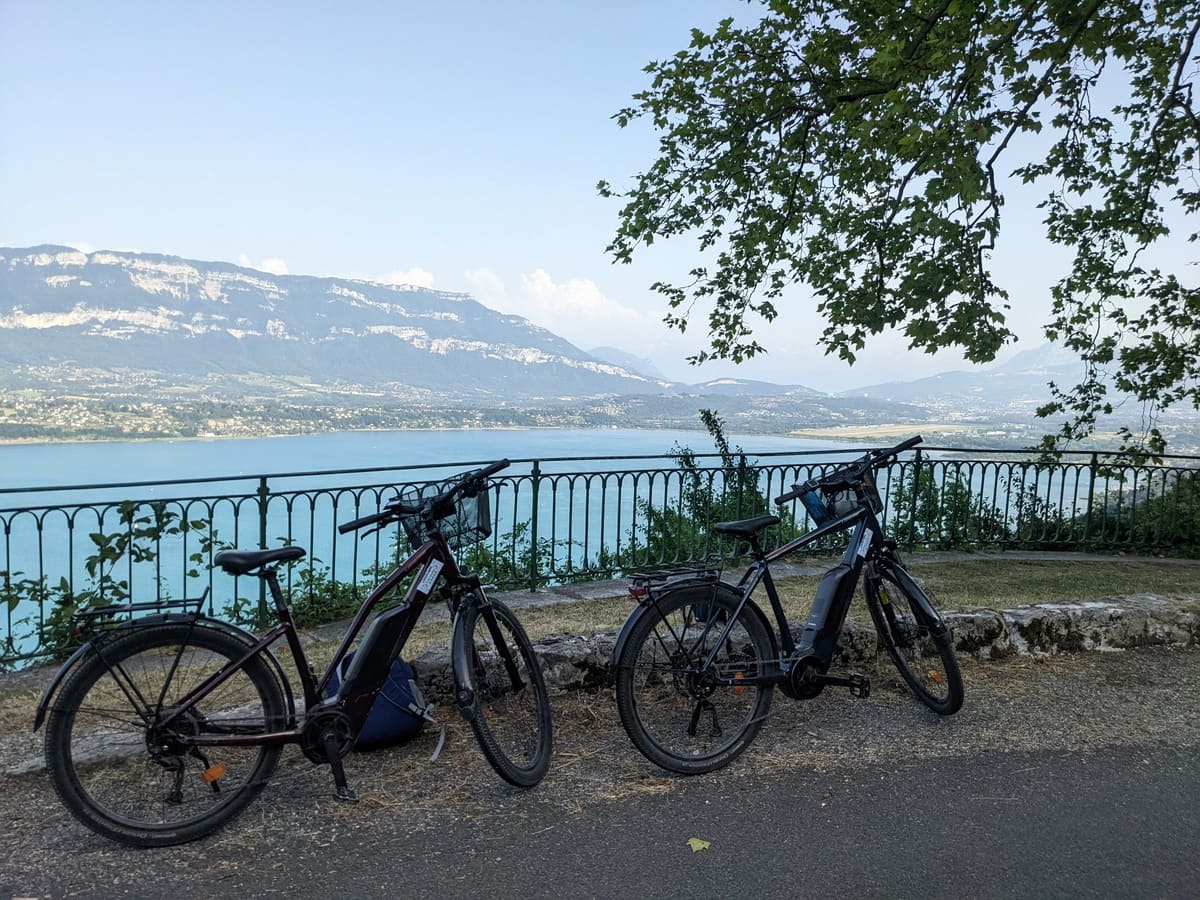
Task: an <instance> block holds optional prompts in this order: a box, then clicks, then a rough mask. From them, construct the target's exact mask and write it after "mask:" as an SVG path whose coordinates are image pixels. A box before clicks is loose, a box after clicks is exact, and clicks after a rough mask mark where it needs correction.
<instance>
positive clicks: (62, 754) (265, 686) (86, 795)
mask: <svg viewBox="0 0 1200 900" xmlns="http://www.w3.org/2000/svg"><path fill="white" fill-rule="evenodd" d="M184 642H186V645H187V646H191V647H195V648H197V649H198V650H200V651H203V652H208V653H213V654H217V655H218V656H221V657H224V658H225V659H228V660H230V661H236V660H238V659H240V658H241V657H242V656H244V655H245V653H246V650H247V647H246V646H245V645H244V644H243V643H242V642H240V641H238V640H237V639H236V638H234V637H232V636H231V635H228V634H225V633H223V632H221V631H218V630H216V629H213V628H205V627H193V626H192V625H190V624H188V623H169V624H161V625H157V624H156V625H149V626H145V627H140V628H134V629H133V630H131V631H130V632H129V634H127V635H123V636H121V637H118V638H116V639H114V640H111V641H110V642H108V643H107V644H106V645H105V646H104V649H103V659H101V657H100V656H99V655H92V656H89V657H87V658H86V659H84V661H83V662H81V663H80V665H79V666H78V667H77V668H76V669H75V671H74V672H73V673H72V674H71V675H70V676H69V677H68V679H67V681H66V683H65V684H64V685H63V687H62V690H61V692H60V694H59V696H58V699H57V702H56V703H55V704H54V706H53V707H52V709H51V712H50V716H49V719H48V720H47V723H46V734H45V754H46V766H47V770H48V771H49V774H50V781H51V784H52V785H53V786H54V789H55V791H56V792H57V793H58V795H59V798H60V799H61V800H62V802H63V804H64V805H65V806H66V807H67V809H68V810H69V811H70V812H71V814H72V815H73V816H74V817H75V818H76V819H78V820H79V821H80V822H82V823H83V824H84V825H86V826H87V827H88V828H90V829H92V830H93V831H95V832H96V833H98V834H100V835H103V836H104V837H107V838H110V839H111V840H114V841H118V842H120V843H123V844H128V845H131V846H136V847H167V846H171V845H174V844H182V843H187V842H188V841H194V840H196V839H198V838H201V837H204V836H205V835H207V834H210V833H212V832H213V831H215V830H217V829H218V828H220V827H221V826H222V825H224V824H226V823H227V822H229V821H230V820H231V819H233V818H234V817H235V816H237V815H238V814H239V813H240V812H242V810H243V809H245V807H246V805H247V804H249V803H250V802H251V801H252V800H253V799H254V798H255V797H256V796H257V795H258V794H259V793H260V792H261V791H262V789H263V788H264V787H265V786H266V784H267V780H268V779H269V778H270V776H271V773H272V772H273V771H274V770H275V766H276V765H277V764H278V762H279V756H280V753H281V752H282V748H281V747H279V746H272V747H267V746H263V747H259V748H257V749H258V751H259V753H258V756H257V757H256V758H255V761H254V763H253V765H252V766H251V767H250V769H249V771H248V774H247V775H246V777H245V778H244V780H243V781H242V782H241V783H240V784H239V785H237V787H236V788H234V789H233V790H232V792H231V793H230V795H229V797H228V798H227V799H224V800H223V802H220V803H219V804H218V805H216V806H214V807H211V808H210V809H208V811H207V812H205V813H203V814H201V815H198V816H196V817H194V818H192V819H185V820H181V821H177V822H170V823H158V824H155V823H151V822H148V821H146V822H140V823H139V822H138V820H136V819H134V818H132V817H131V815H129V814H126V815H118V814H117V813H116V812H114V811H113V810H110V809H109V808H108V807H107V806H105V804H104V803H103V802H102V801H101V800H99V799H97V798H96V797H94V796H93V794H92V793H91V792H89V790H88V789H87V788H85V786H84V784H83V781H82V780H81V778H80V773H79V771H78V768H77V766H76V762H75V759H74V756H73V753H72V747H73V744H72V736H73V730H74V728H75V725H76V717H77V716H78V714H79V712H80V705H81V702H82V701H83V700H84V699H85V698H86V697H87V696H88V692H89V691H90V690H91V689H92V688H93V687H95V686H96V685H97V684H98V683H99V682H100V680H101V679H103V678H105V677H109V678H110V679H111V677H112V676H111V675H110V669H109V666H116V665H118V664H120V663H122V662H127V661H129V660H131V659H133V658H134V657H135V656H137V655H138V654H141V653H145V652H148V651H154V650H156V649H159V648H163V649H168V648H178V647H181V646H184V645H185V643H184ZM106 661H107V662H106ZM242 671H244V672H245V674H246V676H247V677H248V678H249V679H250V683H251V684H252V685H253V688H254V690H255V692H256V693H257V695H258V701H259V702H260V703H261V704H262V709H263V715H264V728H267V727H270V726H269V724H268V723H277V724H279V725H282V724H283V723H284V722H285V721H287V718H288V714H287V710H288V704H287V702H286V698H285V697H284V693H283V689H282V687H281V686H280V684H279V680H278V678H277V676H276V675H275V673H274V672H273V671H272V670H271V668H270V667H269V666H268V665H267V663H266V662H265V661H264V660H263V659H262V658H260V657H257V656H256V657H252V658H251V659H250V660H248V661H247V663H246V664H245V665H244V666H243V667H242ZM114 684H115V682H114ZM114 696H116V695H115V694H114ZM130 711H131V712H133V713H134V717H136V715H137V714H136V711H134V709H133V707H132V706H130ZM209 752H210V753H211V752H212V751H211V750H210V751H209ZM146 755H147V757H149V754H148V753H147V754H146ZM137 758H140V754H139V755H138V756H137ZM86 764H87V761H86V760H84V765H85V766H86ZM121 764H123V763H121V762H118V765H121ZM151 771H155V772H156V771H157V770H151ZM128 780H129V781H131V782H132V781H133V780H134V779H128ZM150 780H152V779H150ZM216 793H219V790H218V791H216ZM159 805H160V806H166V805H167V804H166V803H160V804H159Z"/></svg>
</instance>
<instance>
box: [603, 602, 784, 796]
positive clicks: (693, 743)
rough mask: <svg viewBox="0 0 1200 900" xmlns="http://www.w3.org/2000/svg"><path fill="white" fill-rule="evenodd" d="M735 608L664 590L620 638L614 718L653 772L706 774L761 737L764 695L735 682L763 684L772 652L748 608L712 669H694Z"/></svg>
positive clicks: (767, 703)
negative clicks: (759, 681)
mask: <svg viewBox="0 0 1200 900" xmlns="http://www.w3.org/2000/svg"><path fill="white" fill-rule="evenodd" d="M740 599H741V598H740V596H739V595H737V594H735V593H734V592H733V591H731V590H723V589H719V588H718V589H716V590H715V591H714V587H713V586H711V585H693V586H689V587H682V588H679V589H677V590H673V591H672V590H668V591H666V592H664V593H662V594H660V595H659V596H658V597H657V598H656V599H655V600H654V601H653V606H651V607H649V608H647V609H646V610H645V612H644V613H643V614H642V618H641V619H640V620H639V621H638V622H637V623H636V624H635V625H634V626H633V630H632V631H631V632H630V633H629V637H628V640H627V642H626V644H625V646H624V648H623V649H622V651H621V655H620V658H619V659H618V660H617V662H616V669H617V678H616V689H617V712H618V714H619V715H620V717H621V724H622V725H623V726H624V727H625V732H626V733H627V734H628V735H629V738H630V740H632V741H633V745H634V746H635V747H637V748H638V750H639V751H641V753H642V755H644V756H645V757H646V758H647V759H649V760H650V761H651V762H652V763H654V764H655V765H658V766H661V767H662V768H664V769H667V770H668V771H671V772H678V773H679V774H681V775H698V774H700V773H702V772H711V771H712V770H713V769H718V768H720V767H721V766H724V765H726V764H728V763H729V762H730V761H731V760H733V759H734V757H736V756H737V755H738V754H739V753H741V752H742V751H743V750H745V749H746V747H747V746H749V744H750V742H751V741H752V740H754V737H755V735H757V734H758V730H759V729H760V728H761V727H762V723H763V719H764V718H765V717H766V715H767V711H768V710H769V709H770V708H771V693H772V687H771V686H770V685H767V686H755V685H752V684H746V685H743V684H739V683H738V682H739V681H740V680H742V679H745V678H751V677H754V676H757V675H763V674H766V671H767V667H768V665H769V661H770V660H772V659H773V657H774V655H775V652H774V647H775V644H774V641H773V640H772V637H771V633H770V631H769V630H768V629H767V627H766V625H765V624H763V621H762V617H761V616H760V615H757V614H755V612H753V611H752V609H751V607H750V604H747V605H746V606H745V607H743V609H742V611H741V613H740V614H738V615H737V618H736V620H735V621H734V623H733V627H732V628H731V630H730V632H729V635H728V638H727V639H726V640H725V641H724V642H723V643H722V644H720V646H719V647H718V648H717V654H716V657H715V660H714V662H713V665H712V667H711V668H709V669H705V668H704V666H703V664H704V661H705V659H706V658H707V657H708V655H709V654H710V653H711V652H712V650H713V648H714V645H716V643H717V641H718V639H719V638H720V636H721V633H722V631H723V630H724V627H725V623H726V622H728V621H729V619H730V617H732V616H733V615H734V614H735V613H736V612H737V608H738V603H739V601H740Z"/></svg>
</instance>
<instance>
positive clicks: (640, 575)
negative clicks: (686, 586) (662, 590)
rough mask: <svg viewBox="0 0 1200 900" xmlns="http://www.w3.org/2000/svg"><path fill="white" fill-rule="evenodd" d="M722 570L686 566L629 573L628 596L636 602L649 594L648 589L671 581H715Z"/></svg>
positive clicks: (710, 567) (719, 576) (709, 567)
mask: <svg viewBox="0 0 1200 900" xmlns="http://www.w3.org/2000/svg"><path fill="white" fill-rule="evenodd" d="M722 571H723V570H722V569H721V568H719V567H717V568H714V567H712V566H687V567H683V568H679V569H661V570H655V571H650V572H630V573H629V576H628V577H629V580H630V585H629V596H631V597H633V598H634V599H635V600H637V601H638V602H641V601H642V600H643V599H644V598H646V597H648V596H649V595H650V591H651V590H653V589H654V588H657V587H662V586H663V585H665V584H668V583H670V582H673V581H682V580H686V579H697V580H704V581H717V580H719V579H720V578H721V572H722Z"/></svg>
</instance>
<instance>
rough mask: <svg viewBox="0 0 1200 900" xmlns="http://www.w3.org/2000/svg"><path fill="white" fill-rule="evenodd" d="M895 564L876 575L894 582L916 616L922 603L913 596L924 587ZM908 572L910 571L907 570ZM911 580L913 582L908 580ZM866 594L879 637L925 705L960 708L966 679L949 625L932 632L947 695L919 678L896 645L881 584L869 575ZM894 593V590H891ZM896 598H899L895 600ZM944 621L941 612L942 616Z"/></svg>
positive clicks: (947, 710)
mask: <svg viewBox="0 0 1200 900" xmlns="http://www.w3.org/2000/svg"><path fill="white" fill-rule="evenodd" d="M892 568H893V567H891V566H885V567H882V568H881V570H880V571H879V572H878V574H877V575H876V578H877V579H880V580H882V579H886V580H887V581H889V582H891V584H892V585H893V586H894V587H895V589H896V591H897V592H898V593H899V595H900V597H902V598H903V600H904V604H905V605H906V606H907V607H908V609H909V610H910V611H911V613H912V615H913V616H914V619H915V618H916V617H917V616H918V614H919V613H918V609H919V607H920V604H919V602H918V601H917V600H915V599H914V598H913V596H912V593H911V592H912V591H914V590H916V591H920V590H921V589H920V587H919V586H918V585H916V584H915V582H912V580H911V577H909V578H906V579H902V578H901V577H900V576H898V575H897V574H896V573H895V572H894V571H892ZM905 574H907V573H905ZM905 581H908V582H909V584H905ZM864 588H865V591H864V593H865V595H866V598H867V608H868V609H869V610H870V613H871V618H872V620H873V621H874V623H875V631H876V633H877V634H878V635H879V640H880V642H881V643H882V644H883V646H884V648H885V649H886V650H887V653H888V656H889V657H890V658H891V660H892V664H893V665H894V666H895V667H896V670H897V671H898V672H899V673H900V677H901V678H902V679H903V680H904V683H905V684H906V685H907V686H908V689H909V690H910V691H912V693H913V695H914V696H915V697H916V698H917V700H919V701H920V702H921V703H922V704H923V705H924V706H926V707H928V708H929V709H931V710H933V711H934V712H935V713H937V714H938V715H939V716H949V715H953V714H954V713H956V712H958V711H959V709H961V708H962V704H963V698H964V690H963V682H962V672H961V670H960V669H959V665H958V658H957V657H956V656H955V654H954V638H953V635H952V634H951V633H950V629H949V628H944V629H943V630H942V631H941V632H940V633H938V634H930V636H929V639H930V640H931V641H932V643H933V646H934V648H935V649H936V650H937V656H938V659H939V660H940V662H941V664H942V672H943V674H944V675H945V678H946V696H945V697H937V696H935V695H934V694H933V693H932V692H931V691H930V690H929V689H928V688H927V687H926V686H925V685H924V683H923V682H922V680H921V679H920V678H918V676H917V673H916V672H914V671H913V669H912V666H911V664H910V662H909V660H908V659H907V658H906V657H905V656H904V654H903V652H901V648H900V647H898V646H897V645H896V641H895V639H894V637H893V636H892V630H891V626H890V625H889V623H888V620H887V617H886V615H885V614H884V611H883V608H882V606H881V605H880V600H879V598H878V595H877V594H878V585H877V584H876V583H875V582H874V581H872V580H871V578H870V577H868V578H867V579H866V584H865V585H864ZM889 593H890V592H889ZM922 598H923V599H924V601H925V606H926V607H927V608H928V609H933V608H934V607H933V604H932V603H931V602H930V601H929V598H928V597H927V596H925V595H924V593H923V592H922ZM892 602H895V601H894V600H893V601H892ZM939 621H940V616H939Z"/></svg>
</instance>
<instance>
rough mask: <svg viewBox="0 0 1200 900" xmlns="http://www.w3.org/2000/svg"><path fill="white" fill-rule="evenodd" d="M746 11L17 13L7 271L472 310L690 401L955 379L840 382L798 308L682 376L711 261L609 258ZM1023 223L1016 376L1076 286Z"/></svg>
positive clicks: (665, 2)
mask: <svg viewBox="0 0 1200 900" xmlns="http://www.w3.org/2000/svg"><path fill="white" fill-rule="evenodd" d="M746 10H747V7H746V5H745V4H744V3H741V2H738V0H723V2H717V0H653V2H651V0H641V2H631V0H607V2H605V3H603V4H598V3H596V4H593V3H569V2H566V3H564V2H551V0H546V2H528V0H526V2H504V3H485V2H457V3H455V2H446V3H438V4H432V3H421V4H417V3H409V2H392V3H368V2H356V3H347V4H330V3H287V4H284V3H271V2H250V3H247V2H241V3H229V2H205V3H188V4H181V3H171V2H161V0H158V2H147V3H134V2H125V0H112V2H108V3H60V2H54V0H40V2H33V0H0V115H2V117H3V118H2V121H3V126H2V127H3V131H2V132H0V246H26V245H31V244H37V243H65V244H71V245H75V246H79V247H82V248H83V249H89V250H92V249H125V250H142V251H147V252H161V253H173V254H178V255H181V256H185V257H190V258H195V259H212V260H227V261H232V262H241V263H242V264H244V265H250V266H254V267H256V268H264V269H267V270H269V271H276V272H283V271H287V272H290V273H293V274H312V275H342V276H355V277H363V278H372V279H377V280H383V281H387V280H391V281H404V282H408V283H418V284H426V285H429V286H432V287H434V288H437V289H441V290H450V291H468V292H471V293H472V294H474V295H475V296H476V297H477V298H478V299H479V300H480V301H481V302H484V303H486V304H487V305H489V306H492V307H494V308H496V309H500V310H503V311H505V312H513V313H518V314H520V315H525V316H527V317H528V318H530V319H532V320H533V321H534V322H536V323H537V324H539V325H542V326H545V327H547V328H550V329H551V330H553V331H555V332H557V333H559V334H561V335H563V336H564V337H566V338H568V339H569V340H572V341H573V342H575V343H576V344H578V345H579V346H580V347H583V348H584V349H590V348H591V347H594V346H597V345H600V344H617V345H621V346H624V347H625V348H626V349H628V350H629V351H631V352H633V353H636V354H638V355H640V356H644V357H649V358H652V359H653V360H654V361H655V363H657V364H658V366H659V367H660V368H661V369H662V370H663V371H664V372H665V373H666V374H667V375H669V376H671V377H674V378H680V379H686V380H689V381H699V380H702V379H705V378H710V377H717V376H722V375H730V374H737V375H741V376H743V377H748V378H761V379H764V380H770V381H776V382H781V383H803V384H809V385H811V386H813V387H818V388H823V389H827V390H835V389H841V388H849V387H853V386H855V385H862V384H868V383H872V382H876V381H881V380H888V379H891V378H903V379H908V378H913V377H917V376H919V375H922V374H930V373H932V372H935V371H942V370H945V369H949V368H961V367H962V366H961V361H960V359H959V358H958V357H956V356H954V355H953V354H943V355H941V356H940V357H939V358H937V359H930V358H928V357H924V356H918V355H912V354H908V355H906V354H905V353H904V350H903V347H904V341H903V340H902V339H900V338H898V337H896V336H882V337H880V338H879V339H878V340H877V342H876V343H874V344H872V345H869V346H868V350H867V352H866V353H864V354H863V356H862V357H861V359H860V362H859V363H858V364H856V365H855V366H854V367H853V369H850V368H848V367H846V366H845V365H844V364H843V363H841V362H839V361H837V360H835V359H832V358H826V357H823V356H822V353H821V351H820V350H819V349H818V348H817V347H816V344H815V340H814V338H815V336H816V334H818V333H819V331H820V325H819V322H818V320H817V319H816V317H815V315H814V314H813V313H812V310H811V307H812V301H811V300H810V299H809V297H808V295H807V294H806V293H805V292H804V291H803V290H802V289H796V290H795V291H793V292H792V293H791V294H790V295H789V302H788V304H787V305H786V309H785V311H784V314H783V315H782V316H781V318H780V320H779V321H778V322H777V323H776V325H775V326H773V327H772V328H771V329H770V330H768V331H762V332H761V335H762V339H763V340H764V343H766V345H767V347H768V349H769V351H770V352H769V353H768V354H767V355H766V356H765V357H764V358H762V359H759V360H754V361H752V362H751V363H749V364H745V365H743V366H740V367H734V366H732V365H730V364H708V365H705V366H703V367H701V368H700V369H694V368H691V367H689V366H687V364H686V363H685V361H684V360H685V357H686V356H687V355H688V354H689V353H690V352H694V351H695V350H696V349H697V348H698V346H699V342H700V341H701V340H702V336H703V327H702V325H703V323H702V321H697V323H696V325H695V326H694V328H693V329H691V330H689V333H688V334H687V335H685V336H682V337H681V336H679V335H678V334H677V333H676V332H673V331H670V330H668V329H667V328H666V326H664V325H662V324H661V319H662V315H663V313H664V307H663V303H662V301H661V300H660V299H659V298H658V296H657V295H655V294H653V293H652V292H651V291H650V290H649V289H648V285H649V284H650V283H651V282H653V281H654V280H656V279H658V278H660V277H665V278H667V279H670V278H673V277H676V276H679V275H681V274H683V273H684V272H686V270H687V268H688V267H689V266H690V265H691V264H692V259H691V257H690V253H691V251H692V249H693V248H692V247H691V246H690V245H687V244H685V243H674V242H667V244H666V245H665V246H664V247H662V248H659V247H658V246H656V247H655V252H654V253H652V254H648V255H646V256H645V257H643V258H642V259H640V260H638V261H636V262H635V264H634V265H633V266H614V265H613V264H612V263H611V261H610V260H609V259H608V257H607V256H606V255H605V253H604V247H605V246H606V244H607V242H608V240H609V239H610V237H611V235H612V232H613V229H614V227H615V223H616V213H617V207H618V204H617V202H616V201H611V200H608V201H606V200H602V199H600V198H599V197H598V196H597V194H596V190H595V185H596V182H597V181H598V180H599V179H601V178H605V179H608V180H610V181H612V182H614V183H615V184H616V185H621V184H622V183H627V182H628V181H629V179H630V177H631V176H632V175H633V174H634V173H636V172H638V171H640V170H641V169H643V168H645V167H646V166H647V165H648V164H649V163H650V161H651V160H652V155H653V151H654V147H655V141H654V136H653V134H652V133H651V132H650V131H649V130H648V129H646V128H644V127H640V126H639V127H635V128H631V129H620V128H618V127H617V125H616V124H615V122H613V121H612V119H611V116H612V114H613V113H614V112H615V111H616V110H617V109H618V108H620V107H621V106H622V105H625V104H626V103H627V101H628V99H629V97H630V95H631V94H632V93H634V92H635V91H637V90H639V89H640V88H642V87H644V86H645V84H646V79H647V76H646V75H645V73H644V72H643V71H642V67H643V66H644V65H645V64H646V63H647V62H648V61H650V60H651V59H658V58H662V57H664V56H667V55H669V54H671V53H673V52H674V51H676V50H678V49H680V48H682V47H684V46H685V45H686V44H687V42H688V39H689V29H690V28H691V27H693V26H699V27H708V26H711V25H713V24H715V22H716V21H717V20H718V19H720V18H721V17H722V16H723V15H728V14H735V15H743V16H744V15H746ZM1010 212H1011V213H1012V215H1013V216H1014V217H1017V219H1018V221H1016V222H1012V223H1008V225H1009V228H1010V229H1011V230H1010V233H1014V234H1016V235H1017V236H1018V237H1017V240H1016V241H1015V242H1014V243H1010V244H1008V245H1006V246H1005V247H1004V248H1002V251H1001V253H1002V254H1007V256H1008V258H1010V259H1012V260H1013V261H1014V264H1013V266H1012V268H1011V272H1012V281H1011V283H1009V284H1008V285H1007V286H1008V287H1009V288H1010V290H1012V292H1013V295H1014V298H1019V299H1016V300H1014V306H1015V307H1017V310H1016V315H1014V317H1013V324H1014V325H1015V326H1016V328H1017V331H1018V332H1019V333H1020V334H1021V335H1022V337H1023V338H1024V340H1023V341H1022V343H1021V345H1020V346H1019V347H1017V348H1014V350H1010V351H1008V352H1009V353H1011V352H1015V349H1027V348H1029V347H1031V346H1034V345H1036V344H1037V343H1038V342H1039V337H1038V333H1039V332H1038V326H1039V325H1040V323H1041V321H1042V320H1043V319H1044V309H1045V302H1044V299H1042V298H1044V295H1045V293H1046V288H1047V287H1048V285H1049V284H1050V283H1051V281H1052V280H1053V277H1054V275H1055V274H1056V273H1057V272H1058V271H1060V270H1061V269H1062V268H1063V266H1062V265H1061V262H1056V261H1055V260H1054V259H1053V258H1045V257H1043V255H1042V252H1041V250H1040V243H1041V242H1040V240H1038V234H1037V231H1038V230H1037V228H1036V217H1035V216H1034V215H1033V214H1032V213H1031V212H1028V211H1027V212H1024V213H1023V212H1022V211H1021V210H1020V208H1015V209H1011V210H1010ZM1022 216H1024V217H1026V218H1028V220H1029V221H1028V223H1026V224H1027V225H1028V226H1029V227H1025V228H1022V223H1021V222H1020V221H1019V219H1020V217H1022ZM1022 232H1023V233H1024V235H1025V237H1024V238H1022V237H1021V235H1022ZM1022 240H1024V244H1022ZM1017 261H1019V263H1018V262H1017ZM1001 263H1002V264H1003V256H1002V257H1001ZM1001 275H1003V269H1001Z"/></svg>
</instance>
